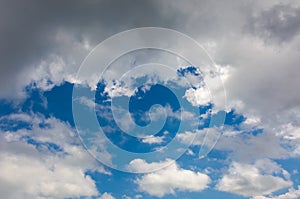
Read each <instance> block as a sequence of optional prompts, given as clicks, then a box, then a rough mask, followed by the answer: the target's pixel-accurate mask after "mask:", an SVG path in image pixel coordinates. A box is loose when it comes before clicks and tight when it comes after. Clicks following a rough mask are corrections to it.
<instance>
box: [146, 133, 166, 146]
mask: <svg viewBox="0 0 300 199" xmlns="http://www.w3.org/2000/svg"><path fill="white" fill-rule="evenodd" d="M163 141H164V136H153V135H149V136H146V137H145V138H143V139H142V142H143V143H147V144H160V143H162V142H163Z"/></svg>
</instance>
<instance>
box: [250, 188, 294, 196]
mask: <svg viewBox="0 0 300 199" xmlns="http://www.w3.org/2000/svg"><path fill="white" fill-rule="evenodd" d="M299 197H300V186H298V187H297V189H294V188H290V189H289V190H288V192H286V193H284V194H282V195H278V196H270V197H265V196H255V197H253V199H297V198H299Z"/></svg>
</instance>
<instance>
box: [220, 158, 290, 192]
mask: <svg viewBox="0 0 300 199" xmlns="http://www.w3.org/2000/svg"><path fill="white" fill-rule="evenodd" d="M274 174H275V175H279V174H282V175H283V176H285V177H284V178H288V177H289V176H288V173H287V172H286V171H285V170H283V169H281V168H280V167H279V166H278V165H277V164H276V163H274V162H271V161H269V160H258V161H257V162H256V163H255V164H254V165H251V164H242V163H237V162H233V163H232V165H231V166H230V168H229V170H228V172H227V173H226V174H225V175H224V176H223V177H222V179H221V180H220V181H219V182H218V184H217V186H216V188H217V189H218V190H220V191H227V192H231V193H235V194H239V195H242V196H246V197H250V196H259V195H266V194H270V193H272V192H275V191H278V190H280V189H283V188H287V187H290V186H291V185H292V182H291V181H290V180H289V179H284V178H282V177H279V176H274Z"/></svg>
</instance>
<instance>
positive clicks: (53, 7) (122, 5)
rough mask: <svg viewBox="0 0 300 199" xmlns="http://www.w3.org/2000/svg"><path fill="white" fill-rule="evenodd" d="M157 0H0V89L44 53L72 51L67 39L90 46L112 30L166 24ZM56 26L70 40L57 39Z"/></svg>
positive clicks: (46, 54)
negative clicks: (86, 41)
mask: <svg viewBox="0 0 300 199" xmlns="http://www.w3.org/2000/svg"><path fill="white" fill-rule="evenodd" d="M157 2H158V1H138V0H130V1H118V0H113V1H111V0H100V1H94V0H87V1H79V0H74V1H71V0H66V1H57V0H54V1H43V0H42V1H39V0H29V1H26V2H25V1H18V0H12V1H8V0H4V1H1V2H0V52H1V53H0V74H1V78H0V79H1V80H0V89H1V90H2V91H3V92H4V91H5V90H7V87H10V88H9V89H17V88H14V87H13V86H12V87H11V86H9V85H14V81H17V80H16V79H15V78H18V76H17V75H18V74H19V73H20V72H22V71H23V70H28V68H30V67H34V65H36V64H38V63H39V61H40V60H42V59H46V58H47V56H49V54H58V55H60V56H62V57H63V58H65V56H66V57H67V56H68V55H69V54H71V53H72V40H73V42H75V41H76V42H80V41H82V40H83V39H87V40H89V42H90V43H91V44H92V45H95V44H97V43H98V42H100V41H102V40H103V39H104V38H107V37H109V36H110V35H112V34H114V33H117V32H120V31H123V30H127V29H130V28H134V27H141V26H163V24H170V22H171V19H168V17H167V16H161V13H160V8H159V6H157V5H156V3H157ZM59 31H63V32H65V33H66V34H68V37H69V38H71V41H69V43H63V42H64V41H62V40H60V39H58V38H57V34H58V32H59ZM70 42H71V43H70ZM86 53H87V52H84V53H83V54H82V55H81V57H80V58H81V59H83V58H84V56H85V55H86ZM74 57H75V56H74ZM79 60H80V59H79ZM77 61H78V60H77ZM78 64H79V63H77V65H78ZM24 83H25V82H24ZM26 83H28V82H26ZM11 92H14V91H11Z"/></svg>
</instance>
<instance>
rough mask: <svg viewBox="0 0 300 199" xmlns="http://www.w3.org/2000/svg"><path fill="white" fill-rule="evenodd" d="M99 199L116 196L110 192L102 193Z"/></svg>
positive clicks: (113, 198) (108, 198)
mask: <svg viewBox="0 0 300 199" xmlns="http://www.w3.org/2000/svg"><path fill="white" fill-rule="evenodd" d="M98 199H115V197H113V196H112V195H111V194H110V193H106V192H105V193H104V194H102V196H101V197H99V198H98Z"/></svg>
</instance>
